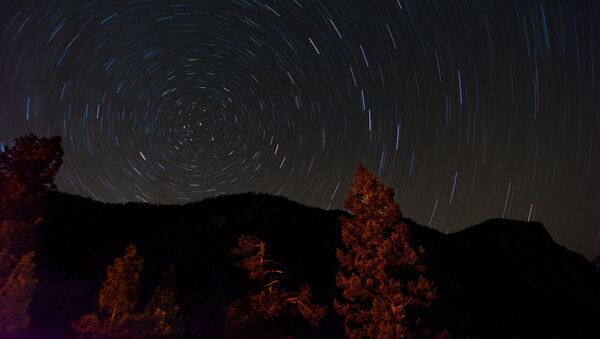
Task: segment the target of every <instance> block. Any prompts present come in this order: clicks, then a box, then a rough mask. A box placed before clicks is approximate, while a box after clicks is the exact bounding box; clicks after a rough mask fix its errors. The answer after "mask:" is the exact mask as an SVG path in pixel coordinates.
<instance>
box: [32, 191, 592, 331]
mask: <svg viewBox="0 0 600 339" xmlns="http://www.w3.org/2000/svg"><path fill="white" fill-rule="evenodd" d="M43 207H44V209H45V213H44V215H45V224H44V225H43V226H42V227H41V228H40V230H39V235H38V236H39V241H40V242H39V245H38V257H37V258H38V259H36V260H37V263H38V267H37V273H36V274H37V277H38V279H39V283H38V286H37V289H36V290H35V294H34V298H33V301H32V304H31V307H30V314H31V326H30V329H31V337H32V338H69V337H74V336H75V335H74V333H73V332H72V330H71V328H70V324H71V322H72V321H74V320H76V319H78V318H80V317H81V316H82V315H83V314H86V313H89V312H93V311H94V310H96V309H97V306H96V305H97V297H98V290H99V289H100V287H101V285H102V282H103V281H104V279H105V277H106V267H107V266H108V265H110V264H112V262H113V260H114V259H115V258H116V257H118V256H121V255H122V253H123V249H124V248H125V247H126V246H127V245H129V244H136V245H137V246H138V249H139V252H140V254H141V255H143V256H144V259H145V266H144V270H143V272H142V275H143V280H142V294H141V300H148V298H150V295H151V293H152V289H153V287H154V286H155V285H156V283H157V282H158V281H160V279H161V274H162V272H163V271H164V270H165V269H166V268H167V267H168V266H169V264H171V263H173V264H174V265H175V268H176V274H175V281H176V285H177V288H178V297H177V298H178V303H179V304H180V305H181V308H182V312H183V314H184V321H185V325H186V333H187V334H188V335H189V336H190V337H203V338H219V337H222V336H223V333H224V323H225V310H226V309H227V306H228V305H229V304H231V302H232V301H233V300H235V298H238V297H239V296H240V295H241V294H243V292H244V289H245V287H246V286H247V283H248V281H247V278H246V277H245V274H244V273H243V272H242V271H241V270H240V269H239V268H237V267H236V264H235V258H234V257H233V256H232V255H231V253H230V250H231V249H232V248H233V247H235V245H236V240H237V237H238V236H239V235H241V234H247V235H255V236H258V237H260V238H261V239H263V240H264V241H265V242H266V244H267V245H268V246H269V251H270V253H271V256H272V257H273V258H275V259H277V260H278V261H280V262H282V263H284V264H285V267H286V268H287V269H288V270H289V272H287V273H288V274H289V275H291V277H292V279H291V280H292V281H297V282H298V283H301V282H308V283H309V284H310V286H311V289H312V293H313V300H314V302H316V303H320V304H325V305H329V312H328V314H327V316H326V318H325V319H324V320H323V321H322V322H321V325H320V326H319V327H318V328H317V329H316V330H315V331H310V332H304V333H299V334H298V337H302V336H306V337H320V338H335V337H344V331H343V328H342V323H341V319H340V318H339V316H338V315H337V314H336V313H335V310H334V309H333V307H332V306H331V303H332V300H333V299H334V298H335V297H336V296H338V295H339V291H338V289H337V287H336V284H335V274H336V272H337V271H338V270H339V267H338V263H337V259H336V249H337V248H338V247H340V245H341V238H340V233H341V232H340V227H341V225H340V222H339V217H340V216H341V215H347V213H346V212H343V211H337V210H329V211H328V210H323V209H319V208H314V207H307V206H304V205H301V204H299V203H296V202H293V201H290V200H288V199H286V198H282V197H277V196H271V195H267V194H253V193H247V194H239V195H232V196H221V197H216V198H211V199H207V200H203V201H201V202H196V203H191V204H187V205H183V206H165V205H150V204H142V203H128V204H107V203H100V202H95V201H92V200H90V199H87V198H82V197H78V196H74V195H69V194H65V193H59V192H53V193H51V194H50V195H49V196H48V197H47V199H46V200H45V202H44V206H43ZM406 221H407V223H408V224H409V227H410V230H411V233H412V240H411V242H412V244H413V245H414V246H421V247H423V248H424V250H425V254H424V256H423V258H422V260H423V262H424V264H425V265H426V266H427V271H426V272H427V273H426V274H427V276H428V278H429V279H430V280H431V281H433V282H434V284H435V287H436V289H437V295H438V298H437V299H436V301H435V302H434V304H433V306H432V307H431V308H430V309H429V312H430V314H429V316H430V317H431V319H433V323H434V326H436V327H435V330H436V331H438V330H439V331H441V330H443V329H448V331H449V333H450V334H451V336H452V337H453V338H463V337H467V336H469V337H470V338H509V337H510V338H600V321H598V319H600V273H599V271H598V270H596V268H595V267H594V265H592V263H591V262H589V261H588V260H586V259H585V258H583V257H582V256H581V255H579V254H577V253H574V252H572V251H570V250H568V249H566V248H564V247H562V246H560V245H558V244H556V243H555V242H554V241H553V240H552V238H551V236H550V235H549V234H548V232H547V231H546V230H545V229H544V227H543V225H542V224H540V223H535V222H521V221H513V220H503V219H493V220H488V221H485V222H483V223H481V224H479V225H476V226H472V227H468V228H466V229H464V230H462V231H460V232H456V233H452V234H444V233H441V232H438V231H436V230H434V229H432V228H428V227H425V226H421V225H418V224H417V223H415V222H413V221H411V220H408V219H407V220H406Z"/></svg>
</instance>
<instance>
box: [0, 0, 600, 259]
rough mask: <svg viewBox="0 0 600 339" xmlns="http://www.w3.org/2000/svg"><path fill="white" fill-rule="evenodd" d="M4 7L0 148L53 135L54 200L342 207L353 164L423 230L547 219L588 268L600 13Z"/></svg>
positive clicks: (356, 6) (454, 6) (173, 4)
mask: <svg viewBox="0 0 600 339" xmlns="http://www.w3.org/2000/svg"><path fill="white" fill-rule="evenodd" d="M0 8H1V11H0V24H1V27H0V29H1V36H0V72H1V73H0V74H1V78H0V142H1V143H2V145H6V144H9V143H10V142H11V140H12V139H13V138H14V137H16V136H18V135H22V134H25V133H29V132H34V133H36V134H38V135H61V136H62V137H63V146H64V148H65V163H64V165H63V168H62V169H61V172H60V175H59V177H58V178H57V181H58V186H59V189H61V190H64V191H67V192H71V193H75V194H80V195H84V196H88V197H92V198H94V199H97V200H101V201H108V202H128V201H139V202H149V203H176V204H182V203H187V202H191V201H195V200H200V199H204V198H207V197H211V196H215V195H220V194H232V193H238V192H247V191H258V192H267V193H272V194H277V195H283V196H286V197H288V198H290V199H293V200H296V201H299V202H301V203H304V204H308V205H312V206H319V207H322V208H341V207H342V206H343V201H344V199H345V195H346V191H347V189H348V187H349V183H350V181H351V179H352V174H353V172H354V170H355V168H356V166H357V164H358V163H359V162H362V163H364V164H365V165H366V166H367V167H368V168H369V169H370V170H371V171H373V172H374V173H376V174H378V175H379V176H380V177H381V178H382V179H383V181H384V182H386V183H387V184H389V185H390V186H392V187H393V188H394V189H395V191H396V195H397V201H398V203H399V204H400V207H401V209H402V210H403V212H404V214H405V215H406V216H408V217H410V218H411V219H414V220H416V221H418V222H420V223H422V224H430V225H431V226H432V227H435V228H437V229H439V230H441V231H444V232H452V231H456V230H458V229H460V227H465V226H468V225H471V224H475V223H478V222H481V221H483V220H485V219H488V218H492V217H504V218H510V219H520V220H531V221H541V222H543V223H544V224H545V226H546V228H547V229H548V230H549V231H550V233H551V234H552V236H553V237H554V238H555V240H557V241H558V242H559V243H561V244H564V245H566V246H567V247H569V248H572V249H574V250H576V251H579V252H580V253H582V254H584V255H586V256H592V255H599V254H600V232H599V231H600V223H599V222H598V220H600V210H599V209H598V206H599V204H600V180H599V179H598V174H597V173H598V171H599V170H600V157H599V156H598V154H599V153H598V150H600V144H599V142H598V141H599V140H600V111H599V108H600V106H599V102H598V101H599V98H600V91H599V89H598V86H599V85H600V84H599V80H600V76H599V74H600V73H599V68H600V65H599V64H598V60H599V56H600V51H599V49H598V48H599V44H600V39H599V38H598V32H600V27H599V22H600V14H599V13H600V3H598V2H597V1H591V0H590V1H572V0H569V1H567V0H564V1H537V0H528V1H517V0H510V1H500V0H497V1H491V0H470V1H448V0H443V1H442V0H427V1H416V0H381V1H379V0H378V1H358V0H356V1H355V0H315V1H305V0H289V1H288V0H286V1H258V0H253V1H250V0H248V1H244V0H221V1H201V0H196V1H145V0H137V1H136V0H132V1H112V0H111V1H109V0H103V1H72V0H71V1H69V0H54V1H49V0H48V1H43V0H32V1H25V0H23V1H12V0H10V1H9V0H0Z"/></svg>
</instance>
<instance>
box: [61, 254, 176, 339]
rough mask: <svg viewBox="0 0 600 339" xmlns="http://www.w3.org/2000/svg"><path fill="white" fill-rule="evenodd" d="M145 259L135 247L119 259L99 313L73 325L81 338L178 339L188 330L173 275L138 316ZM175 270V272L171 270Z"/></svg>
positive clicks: (105, 286)
mask: <svg viewBox="0 0 600 339" xmlns="http://www.w3.org/2000/svg"><path fill="white" fill-rule="evenodd" d="M143 266H144V258H143V257H142V256H141V255H139V254H138V251H137V247H136V246H135V245H129V246H128V247H127V249H126V251H125V256H123V257H122V258H117V259H115V262H114V264H113V265H111V266H109V267H108V269H107V277H106V280H105V281H104V284H103V285H102V289H101V290H100V294H99V297H98V305H99V312H95V313H91V314H86V315H84V316H83V317H82V318H81V319H79V320H77V321H75V322H73V323H72V328H73V329H74V330H75V331H76V332H77V333H79V337H80V338H86V337H91V338H176V337H180V336H182V335H183V331H184V327H183V322H182V318H181V315H180V314H179V306H177V304H175V288H174V286H173V284H172V276H173V273H172V272H171V273H168V272H167V274H166V276H165V281H164V282H163V284H162V286H159V287H157V289H156V290H155V293H154V295H153V296H152V299H151V300H150V302H149V303H148V305H147V306H146V308H145V309H144V310H143V311H142V312H135V311H136V308H137V305H138V299H139V293H140V282H141V272H142V269H143ZM171 270H172V269H171Z"/></svg>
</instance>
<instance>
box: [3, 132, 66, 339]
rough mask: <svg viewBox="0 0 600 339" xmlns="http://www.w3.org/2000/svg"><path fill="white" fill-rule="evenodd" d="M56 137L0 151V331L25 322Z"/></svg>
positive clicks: (10, 331)
mask: <svg viewBox="0 0 600 339" xmlns="http://www.w3.org/2000/svg"><path fill="white" fill-rule="evenodd" d="M60 142H61V139H60V137H53V138H50V139H48V138H38V137H37V136H35V135H33V134H29V135H27V136H23V137H20V138H17V139H15V143H14V145H13V146H11V147H8V148H6V149H3V150H0V336H11V337H13V336H17V335H18V333H20V332H21V331H23V330H24V329H25V328H26V327H27V326H28V324H29V316H28V314H27V309H28V308H29V304H30V303H31V297H32V294H33V290H34V288H35V285H36V283H37V280H36V279H35V277H34V268H35V264H34V262H33V259H34V257H35V252H34V248H35V245H36V239H35V238H36V237H35V230H36V228H37V227H38V226H39V225H40V224H41V223H42V221H43V219H42V217H41V211H40V210H39V205H40V204H39V203H40V200H41V198H42V197H43V196H44V195H45V194H46V193H47V192H48V191H49V190H54V189H55V188H56V186H55V185H54V176H55V175H56V173H57V171H58V169H59V167H60V165H61V164H62V155H63V151H62V148H61V146H60Z"/></svg>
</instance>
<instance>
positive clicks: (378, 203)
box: [334, 165, 436, 338]
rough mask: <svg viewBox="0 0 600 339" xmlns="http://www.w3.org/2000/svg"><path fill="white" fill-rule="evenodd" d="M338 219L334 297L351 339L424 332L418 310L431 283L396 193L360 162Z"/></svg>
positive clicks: (430, 296)
mask: <svg viewBox="0 0 600 339" xmlns="http://www.w3.org/2000/svg"><path fill="white" fill-rule="evenodd" d="M345 208H346V209H347V210H349V211H350V212H351V213H352V214H353V216H352V217H342V218H341V222H342V240H343V242H344V245H345V246H344V247H343V248H342V249H338V251H337V256H338V260H339V262H340V266H341V268H342V270H341V271H340V272H339V273H338V275H337V285H338V287H340V288H341V289H342V297H343V298H341V299H340V300H335V301H334V305H335V308H336V310H337V311H338V313H339V314H340V315H341V316H342V317H343V318H344V327H345V330H346V334H347V335H348V336H349V337H350V338H363V337H370V338H414V337H422V336H424V335H426V334H427V329H426V328H424V327H423V326H422V320H421V319H420V318H419V316H418V312H416V311H418V310H419V308H426V307H428V306H429V305H430V304H431V303H432V301H433V300H434V299H435V295H436V292H435V289H434V288H433V284H432V283H431V282H429V281H428V280H427V279H425V278H424V277H423V276H422V273H423V272H424V270H425V267H424V265H422V264H421V263H420V261H419V257H420V256H422V255H423V249H422V248H419V250H418V251H415V250H414V249H413V248H412V247H411V246H410V244H409V239H410V234H409V230H408V227H407V225H406V224H405V223H404V221H403V219H402V214H401V212H400V208H399V207H398V205H397V204H396V203H395V201H394V192H393V190H392V189H391V188H389V187H386V186H385V185H384V184H383V183H381V182H380V181H379V180H378V179H377V177H376V176H374V175H373V174H371V173H369V171H367V169H366V168H365V167H364V166H362V165H359V167H358V169H357V171H356V174H355V176H354V181H353V183H352V188H351V190H350V192H349V194H348V198H347V200H346V204H345Z"/></svg>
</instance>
